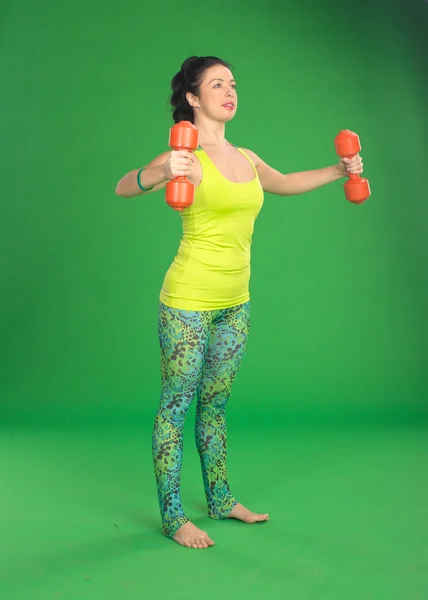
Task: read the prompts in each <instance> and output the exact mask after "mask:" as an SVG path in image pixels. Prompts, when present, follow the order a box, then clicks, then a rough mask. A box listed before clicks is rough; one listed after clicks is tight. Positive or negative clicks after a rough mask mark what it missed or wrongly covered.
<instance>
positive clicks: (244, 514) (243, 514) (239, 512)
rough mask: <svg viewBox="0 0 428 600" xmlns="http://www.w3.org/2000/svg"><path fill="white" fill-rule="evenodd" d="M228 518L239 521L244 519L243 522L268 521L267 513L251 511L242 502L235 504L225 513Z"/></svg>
mask: <svg viewBox="0 0 428 600" xmlns="http://www.w3.org/2000/svg"><path fill="white" fill-rule="evenodd" d="M227 518H228V519H238V520H239V521H244V523H258V522H260V521H269V515H268V514H267V513H266V514H263V515H259V514H257V513H253V512H251V511H250V510H248V508H245V506H242V504H237V505H236V506H234V507H233V508H232V510H231V512H230V513H229V514H228V515H227Z"/></svg>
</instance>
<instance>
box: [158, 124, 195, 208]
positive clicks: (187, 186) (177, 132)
mask: <svg viewBox="0 0 428 600" xmlns="http://www.w3.org/2000/svg"><path fill="white" fill-rule="evenodd" d="M168 145H169V147H170V148H172V149H173V150H188V151H189V152H193V151H194V150H196V148H198V146H199V131H198V130H197V128H196V127H195V126H194V125H193V123H191V122H190V121H180V122H179V123H176V124H175V125H173V126H172V127H171V129H170V132H169V144H168ZM194 199H195V186H194V185H193V183H192V182H191V181H189V180H188V179H187V177H185V176H180V177H176V178H175V179H172V180H171V181H169V182H168V183H167V184H166V193H165V202H166V203H167V204H168V206H171V208H173V209H174V210H183V208H187V207H188V206H190V205H191V204H193V200H194Z"/></svg>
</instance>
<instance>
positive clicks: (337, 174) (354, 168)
mask: <svg viewBox="0 0 428 600" xmlns="http://www.w3.org/2000/svg"><path fill="white" fill-rule="evenodd" d="M243 150H244V151H245V152H247V153H248V155H249V156H250V158H251V160H252V161H253V163H254V166H255V167H256V169H257V173H258V175H259V179H260V183H261V185H262V187H263V189H264V191H265V192H270V193H271V194H277V195H278V196H294V195H295V194H303V193H305V192H310V191H311V190H315V189H317V188H319V187H321V186H323V185H326V184H327V183H332V182H333V181H337V180H338V179H341V178H342V177H348V174H349V173H355V174H358V175H360V174H361V173H362V172H363V161H362V159H361V156H360V155H359V154H356V155H355V156H354V157H353V158H352V159H350V158H341V159H340V161H339V164H337V165H333V166H331V167H324V168H323V169H316V170H314V171H302V172H301V173H287V174H284V173H280V172H279V171H277V170H276V169H273V168H272V167H270V166H269V165H268V164H266V163H265V162H264V161H263V160H262V159H261V158H260V157H259V156H257V154H255V153H254V152H252V151H251V150H247V149H246V148H244V149H243Z"/></svg>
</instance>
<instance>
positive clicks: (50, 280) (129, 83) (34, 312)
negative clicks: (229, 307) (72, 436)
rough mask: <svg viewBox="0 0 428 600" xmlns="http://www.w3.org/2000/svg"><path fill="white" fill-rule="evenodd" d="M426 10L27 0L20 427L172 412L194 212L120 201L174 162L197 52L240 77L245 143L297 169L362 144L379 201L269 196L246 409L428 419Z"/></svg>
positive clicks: (256, 262)
mask: <svg viewBox="0 0 428 600" xmlns="http://www.w3.org/2000/svg"><path fill="white" fill-rule="evenodd" d="M369 6H370V8H369ZM386 9H387V10H386ZM426 9H427V7H426V6H423V3H422V2H419V3H417V2H416V3H413V6H412V5H409V6H407V5H406V6H401V8H400V6H399V4H398V3H394V2H392V3H391V2H386V1H385V2H381V1H377V2H375V3H371V4H369V3H368V2H366V3H365V5H364V3H363V4H362V5H361V3H360V4H359V7H350V6H349V7H348V6H343V4H342V3H340V2H334V1H333V0H331V1H330V2H329V3H325V4H324V6H321V5H319V6H318V7H315V6H314V5H313V4H312V3H308V2H307V3H301V2H297V1H296V2H287V3H285V4H283V3H282V2H281V3H280V2H269V3H267V4H266V5H265V6H264V7H263V8H262V7H259V8H257V7H256V5H252V4H251V3H248V4H247V3H246V4H245V10H244V5H243V4H242V5H241V3H236V4H232V3H224V4H223V3H220V4H219V5H218V6H216V7H213V6H211V4H208V5H206V6H205V8H204V5H202V4H201V5H198V6H197V8H196V7H193V5H192V9H190V8H189V10H186V11H185V15H186V18H185V19H182V18H181V17H180V15H179V14H178V13H175V10H179V9H178V7H177V9H176V8H175V5H174V3H169V2H167V3H166V5H165V6H164V8H163V9H162V11H160V10H159V7H158V6H153V5H149V6H147V7H146V8H144V9H143V7H142V6H140V7H138V6H137V5H134V4H133V3H131V2H126V1H125V2H123V3H122V4H121V5H120V7H119V6H118V5H117V4H116V3H113V2H107V3H103V4H101V3H99V2H89V3H81V4H80V3H78V4H76V5H73V7H72V8H67V7H65V6H60V5H58V4H56V3H49V2H44V3H41V4H40V3H39V4H37V5H35V4H33V3H30V2H24V3H21V4H19V5H18V4H14V3H11V5H10V7H9V12H8V13H7V12H6V15H5V16H6V26H5V27H4V29H3V44H2V53H1V67H2V73H3V77H2V79H3V81H4V82H6V85H5V86H4V90H3V94H2V100H1V102H2V117H1V122H2V140H3V144H2V146H3V150H2V160H1V170H2V219H1V227H2V233H1V244H2V257H3V260H2V270H1V277H2V294H1V304H2V306H1V314H2V330H3V334H2V356H1V364H2V369H3V375H2V409H3V411H4V413H3V414H4V418H6V419H8V420H10V421H14V422H20V421H22V420H25V421H27V420H31V421H32V422H34V420H40V421H46V420H48V421H51V420H56V421H60V422H62V421H68V420H75V419H79V420H84V421H87V420H92V419H93V418H96V419H97V420H98V419H103V420H104V419H105V420H114V421H116V420H117V419H128V418H131V419H134V418H135V417H137V418H138V419H141V418H151V417H152V416H153V412H154V409H155V407H156V405H157V400H158V393H159V375H158V360H159V352H158V340H157V331H156V327H157V322H156V312H157V305H158V295H159V290H160V287H161V284H162V279H163V276H164V274H165V272H166V270H167V268H168V266H169V264H170V262H171V261H172V259H173V257H174V255H175V252H176V251H177V248H178V244H179V240H180V234H181V229H180V219H179V216H178V214H176V213H174V212H173V211H171V210H170V209H169V207H168V206H167V205H166V204H165V202H164V194H163V192H158V193H156V194H153V195H149V196H147V197H145V198H142V197H136V198H133V199H122V198H119V197H116V196H115V193H114V190H115V186H116V183H117V181H118V180H119V179H120V177H122V175H124V174H125V173H126V172H127V171H129V170H131V169H135V168H137V167H139V166H140V165H144V164H146V163H147V162H148V161H149V160H151V159H152V158H153V157H154V156H156V155H157V154H159V153H160V152H162V151H164V150H166V149H168V133H169V128H170V126H171V124H172V122H171V115H170V113H169V111H168V105H167V104H168V94H169V84H170V80H171V78H172V76H173V75H174V73H175V72H176V71H177V70H178V69H179V67H180V65H181V62H182V61H183V60H184V58H186V57H187V56H189V55H191V54H198V55H207V54H213V55H218V56H220V57H224V58H225V59H226V60H230V61H231V62H232V63H233V64H234V66H235V69H234V74H235V75H236V79H237V82H238V92H239V108H238V112H237V115H236V117H235V119H234V120H233V121H232V122H231V123H230V125H228V127H227V137H228V138H229V139H230V140H231V141H233V143H235V144H237V145H241V146H243V147H248V148H250V149H252V150H254V151H255V152H256V153H258V154H259V155H260V156H261V157H262V158H263V159H264V160H265V161H267V162H268V163H269V164H271V165H272V166H273V167H275V168H277V169H279V170H281V171H283V172H293V171H300V170H306V169H315V168H319V167H323V166H326V165H330V164H334V163H335V162H336V160H337V157H336V155H335V152H334V146H333V139H334V137H335V135H336V134H337V133H338V132H339V131H340V130H341V129H351V130H353V131H356V132H357V133H358V134H359V136H360V139H361V143H362V151H361V155H362V157H363V159H364V163H365V164H364V167H365V172H364V175H365V176H366V177H367V178H368V179H369V181H370V185H371V188H372V197H371V198H370V199H369V201H367V203H366V204H365V205H363V206H354V205H352V204H350V203H348V202H347V201H346V199H345V197H344V193H343V190H342V183H341V182H337V183H334V184H331V185H329V186H326V187H324V188H321V189H318V190H316V191H314V192H311V193H309V194H306V195H302V196H294V197H279V196H272V195H270V194H266V197H265V205H264V207H263V210H262V213H261V214H260V216H259V219H258V220H257V222H256V228H255V233H254V238H253V249H252V276H251V284H250V285H251V288H250V290H251V300H252V317H253V318H252V331H251V335H250V340H249V346H248V352H247V356H246V358H245V360H244V364H243V366H242V370H241V372H240V375H239V377H238V378H237V380H236V383H235V386H236V387H235V390H236V396H237V397H238V398H245V411H243V412H244V416H246V415H247V414H249V413H251V414H252V415H253V414H255V413H258V412H260V409H261V408H262V407H264V408H266V405H268V406H269V410H270V411H272V412H273V413H275V414H278V415H281V419H284V422H285V423H287V422H288V421H289V419H288V417H287V415H289V414H291V413H292V414H294V415H296V414H300V415H302V414H303V413H306V414H309V413H317V416H316V419H318V418H319V416H320V415H319V414H318V413H320V412H321V413H323V414H327V413H331V414H332V415H335V417H334V418H338V416H339V415H340V414H343V415H344V414H346V415H348V417H349V418H352V419H360V418H368V419H370V418H371V416H370V415H371V414H375V413H376V414H377V415H378V418H382V419H384V418H389V417H390V416H392V415H394V418H395V416H398V415H399V418H400V419H402V418H407V417H410V416H411V415H420V413H421V411H424V414H426V413H425V406H426V395H425V385H426V379H427V364H426V339H427V320H426V314H425V313H426V310H425V309H426V306H427V304H428V288H427V278H426V261H427V247H428V236H427V235H426V220H427V215H428V209H427V203H426V197H425V193H424V186H423V179H424V176H425V172H426V159H427V141H426V140H427V138H426V134H427V120H428V119H427V116H426V115H427V113H426V104H425V103H424V99H426V86H427V84H426V78H425V80H424V79H423V77H422V73H423V71H422V66H423V65H422V62H421V60H422V58H423V56H421V53H420V50H421V49H420V48H419V46H418V41H419V40H418V33H419V34H421V35H422V25H420V21H419V27H418V26H417V27H415V15H414V14H412V12H411V11H413V13H416V11H417V10H419V12H420V16H425V17H426ZM356 10H357V13H358V14H354V13H355V11H356ZM422 10H423V11H424V12H422ZM405 11H409V13H408V14H407V15H405ZM192 13H193V16H192ZM165 17H166V18H165ZM412 17H413V20H412ZM425 23H426V22H425ZM416 25H417V23H416ZM421 39H422V38H421ZM421 43H422V42H421ZM262 402H263V403H262ZM234 405H235V403H233V402H232V403H231V412H233V411H234V410H235V409H234ZM240 412H242V411H240Z"/></svg>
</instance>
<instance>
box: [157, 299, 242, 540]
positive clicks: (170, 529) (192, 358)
mask: <svg viewBox="0 0 428 600" xmlns="http://www.w3.org/2000/svg"><path fill="white" fill-rule="evenodd" d="M249 326H250V302H246V303H245V304H241V305H239V306H234V307H232V308H226V309H222V310H213V311H191V310H178V309H175V308H169V307H168V306H165V304H163V303H162V302H161V303H160V306H159V321H158V328H159V329H158V330H159V341H160V347H161V378H162V379H161V381H162V387H161V399H160V405H159V409H158V411H157V414H156V419H155V424H154V429H153V438H152V447H153V462H154V469H155V475H156V483H157V491H158V498H159V506H160V511H161V517H162V528H163V532H164V534H165V535H166V536H168V537H173V536H174V535H175V533H176V532H177V530H178V529H179V528H180V527H181V526H182V525H184V523H187V521H188V519H187V517H186V516H185V514H184V511H183V508H182V506H181V502H180V476H181V465H182V453H183V426H184V419H185V416H186V413H187V411H188V409H189V406H190V404H191V402H192V400H193V398H194V396H195V394H196V397H197V406H196V427H195V440H196V447H197V449H198V453H199V456H200V460H201V467H202V476H203V481H204V488H205V495H206V499H207V503H208V515H209V516H210V517H211V518H213V519H224V518H226V517H227V515H228V514H229V513H230V511H231V510H232V508H233V507H234V506H235V505H236V504H237V501H236V500H235V498H234V497H233V496H232V494H231V492H230V489H229V484H228V481H227V469H226V403H227V400H228V398H229V395H230V390H231V386H232V383H233V380H234V378H235V375H236V373H237V371H238V369H239V366H240V364H241V361H242V358H243V355H244V352H245V348H246V343H247V336H248V332H249Z"/></svg>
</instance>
